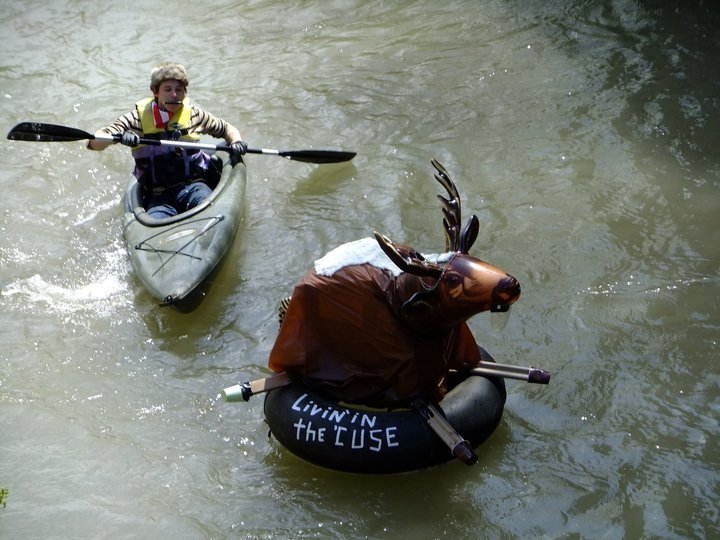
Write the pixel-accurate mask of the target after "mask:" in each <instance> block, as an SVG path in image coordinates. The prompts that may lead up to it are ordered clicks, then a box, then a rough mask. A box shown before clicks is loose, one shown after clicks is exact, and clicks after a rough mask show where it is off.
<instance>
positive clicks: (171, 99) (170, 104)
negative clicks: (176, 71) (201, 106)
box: [153, 79, 185, 113]
mask: <svg viewBox="0 0 720 540" xmlns="http://www.w3.org/2000/svg"><path fill="white" fill-rule="evenodd" d="M153 93H154V94H155V97H156V98H157V101H158V105H160V107H162V108H164V109H167V110H168V111H170V112H172V113H174V112H175V111H177V110H178V109H179V108H180V103H179V102H181V101H182V100H183V99H185V87H184V86H183V85H182V83H181V82H180V81H176V80H175V79H169V80H167V81H163V82H162V83H160V86H159V87H158V89H157V90H156V91H155V92H153Z"/></svg>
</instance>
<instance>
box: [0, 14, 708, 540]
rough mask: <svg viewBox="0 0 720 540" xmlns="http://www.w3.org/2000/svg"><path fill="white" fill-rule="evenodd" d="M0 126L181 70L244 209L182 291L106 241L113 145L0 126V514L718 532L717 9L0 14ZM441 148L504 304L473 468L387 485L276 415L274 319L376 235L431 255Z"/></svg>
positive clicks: (115, 107)
mask: <svg viewBox="0 0 720 540" xmlns="http://www.w3.org/2000/svg"><path fill="white" fill-rule="evenodd" d="M0 21H2V22H0V28H2V33H1V34H0V36H1V37H0V52H1V53H2V54H1V55H0V90H1V91H0V100H2V107H0V126H2V128H3V129H4V130H6V131H8V130H9V129H10V128H11V127H12V126H14V125H15V124H16V123H18V122H20V121H26V120H36V121H43V122H50V123H57V124H63V125H68V126H72V127H77V128H81V129H84V130H87V131H94V130H95V129H97V128H98V127H100V126H102V125H105V124H107V123H109V122H110V121H111V120H113V119H114V118H116V117H117V116H119V115H120V114H122V113H123V112H125V111H126V110H129V109H130V108H131V106H132V104H133V103H134V102H135V101H137V100H139V99H141V98H143V97H146V96H148V95H149V90H148V85H149V73H150V70H151V69H152V67H153V65H154V64H155V63H157V62H160V61H167V60H171V61H179V62H182V63H184V64H185V65H186V67H187V69H188V71H189V74H190V88H189V91H190V96H191V98H192V99H193V100H194V101H195V102H197V103H198V104H200V105H202V106H204V107H206V108H207V109H208V110H210V111H212V112H214V113H216V114H218V115H219V116H222V117H224V118H226V119H228V120H229V121H231V122H232V123H234V124H236V125H237V126H239V127H240V128H241V130H242V132H243V134H244V136H245V138H246V139H247V141H248V142H249V144H250V146H255V147H264V148H279V149H302V148H330V149H344V150H352V151H356V152H357V153H358V155H357V157H356V158H355V159H354V160H353V161H352V162H351V163H348V164H341V165H323V166H314V165H309V164H304V163H298V162H291V161H287V160H283V159H280V158H277V157H272V156H261V155H251V156H248V158H247V163H248V189H247V194H246V200H245V207H246V208H245V217H244V220H243V222H242V224H241V227H240V230H239V232H238V235H237V238H236V242H235V244H234V246H233V249H232V251H231V253H230V255H229V258H228V260H227V262H226V263H225V266H224V268H223V270H222V271H221V272H220V274H219V276H218V278H217V281H216V282H215V284H214V285H213V287H212V289H211V290H210V293H209V295H208V296H207V298H206V299H205V301H204V302H203V303H202V304H201V306H200V307H199V308H198V309H197V310H196V311H194V312H192V313H190V314H181V313H177V312H174V311H170V310H168V309H166V308H160V307H158V306H157V305H156V302H155V301H154V300H153V299H152V297H151V296H150V295H149V294H148V293H147V292H145V291H144V290H143V288H142V286H141V285H140V283H139V282H138V280H137V278H136V277H135V275H134V274H133V272H132V270H131V268H130V263H129V260H128V257H127V254H126V252H125V248H124V245H123V243H122V206H121V198H122V195H123V192H124V189H125V185H126V182H127V178H128V173H129V170H130V168H131V165H132V163H131V158H130V155H129V152H128V150H127V149H126V148H122V147H112V148H109V149H108V150H106V151H104V152H102V153H95V152H90V151H88V150H86V149H85V148H84V143H83V142H68V143H31V142H13V141H8V140H6V139H5V138H4V137H3V139H2V140H1V141H0V149H1V151H0V188H1V190H2V194H3V196H2V198H1V199H0V230H1V231H2V234H1V235H0V335H1V336H2V347H0V488H4V489H7V493H6V494H5V495H4V496H3V502H4V504H0V538H3V539H5V538H7V539H16V538H112V539H119V538H208V539H210V538H212V539H224V538H263V539H274V538H278V539H280V538H283V539H284V538H342V539H345V538H393V539H395V538H423V539H424V538H452V539H459V538H468V539H475V538H489V539H514V538H518V539H525V538H592V539H594V538H608V539H610V538H612V539H615V538H713V537H715V538H717V537H718V536H719V535H720V526H719V522H720V510H719V509H718V500H720V493H718V485H719V483H720V445H719V444H718V433H719V431H720V429H719V427H718V419H719V417H720V399H719V394H720V389H719V384H720V370H718V353H719V351H720V346H719V344H718V340H719V339H720V333H719V330H720V270H719V268H720V162H719V160H718V157H720V143H719V139H718V134H719V133H720V97H719V96H720V72H719V71H718V68H717V59H718V57H719V56H720V17H719V16H718V13H717V11H716V10H715V7H714V4H711V3H710V2H699V1H691V2H681V1H674V2H673V1H670V2H646V1H640V0H617V1H603V2H591V1H579V0H576V1H570V0H568V1H550V2H547V1H525V0H523V1H520V0H515V1H501V0H477V1H465V2H461V1H451V2H425V1H417V2H415V1H403V0H397V1H393V2H384V1H378V0H375V1H370V2H365V1H362V2H360V1H349V0H348V1H335V2H323V1H317V0H307V1H298V2H273V1H269V0H256V1H252V2H229V1H222V0H210V1H204V2H193V3H190V2H176V3H170V2H156V1H150V2H147V1H146V2H140V1H137V0H129V1H126V2H115V3H106V2H87V1H79V0H53V1H52V2H46V1H44V0H43V1H40V0H27V1H24V2H9V1H4V2H2V3H1V4H0ZM431 158H437V159H439V160H440V161H441V162H442V163H443V164H444V165H445V166H446V168H447V169H448V170H449V171H450V174H451V176H452V177H453V178H454V179H455V181H456V183H457V185H458V188H459V190H460V192H461V194H462V197H463V204H464V211H465V217H467V216H469V215H470V214H471V213H473V212H474V213H477V215H478V217H479V219H480V222H481V230H480V236H479V238H478V240H477V242H476V244H475V246H474V247H473V249H472V253H473V254H474V255H476V256H479V257H482V258H483V259H485V260H487V261H489V262H491V263H492V264H494V265H496V266H499V267H501V268H503V269H505V270H507V271H508V272H510V273H512V274H513V275H515V276H516V277H517V278H518V279H519V280H520V282H521V283H522V287H523V295H522V298H521V299H520V301H519V302H518V303H517V304H516V305H515V306H514V309H513V314H512V315H513V316H512V317H511V319H510V321H509V324H508V326H507V327H506V328H505V329H504V330H503V331H502V332H497V331H494V330H493V329H492V327H491V324H490V317H489V316H488V315H487V314H481V315H479V316H477V317H475V318H473V319H472V320H471V321H470V326H471V329H472V330H473V332H474V334H475V336H476V337H477V340H478V342H479V343H481V344H482V345H483V346H484V347H485V348H486V349H488V350H489V351H490V352H491V353H492V354H493V355H494V356H495V358H496V359H497V360H498V361H501V362H505V363H510V364H516V365H523V366H524V365H534V366H538V367H541V368H544V369H546V370H548V371H550V372H551V373H552V375H553V376H552V380H551V382H550V384H549V386H541V385H531V384H527V383H523V382H519V381H508V383H507V387H508V400H507V403H506V408H505V413H504V416H503V419H502V421H501V424H500V426H499V428H498V429H497V431H496V432H495V433H494V434H493V435H492V437H491V438H490V440H489V441H488V442H487V443H486V444H484V445H483V446H481V447H480V448H479V449H478V454H479V457H480V461H479V463H478V464H477V465H475V466H473V467H467V466H465V465H462V464H461V463H459V462H454V463H449V464H447V465H443V466H440V467H436V468H433V469H430V470H425V471H419V472H415V473H409V474H403V475H390V476H360V475H350V474H343V473H337V472H332V471H328V470H325V469H321V468H318V467H315V466H312V465H309V464H306V463H304V462H302V461H300V460H298V459H297V458H295V457H294V456H292V455H291V454H289V453H288V452H287V451H286V450H284V449H283V448H282V447H280V446H279V445H278V444H277V442H276V441H275V440H274V439H269V438H268V430H267V426H266V425H265V424H264V422H263V414H262V403H263V401H262V398H261V397H256V398H253V399H252V400H251V401H250V402H248V403H234V404H229V403H225V402H223V401H222V400H221V399H220V397H219V393H220V391H221V390H222V389H223V388H225V387H226V386H229V385H231V384H234V383H235V382H239V381H243V380H249V379H254V378H258V377H263V376H266V375H267V374H269V371H268V369H267V357H268V353H269V351H270V349H271V347H272V345H273V341H274V336H275V335H276V333H277V317H276V309H277V304H278V301H279V299H280V298H281V297H283V296H285V295H287V294H288V293H289V292H290V291H291V290H292V287H293V284H294V283H295V281H296V280H298V279H299V278H300V277H301V276H302V275H303V274H304V273H305V272H306V270H307V269H308V268H310V267H311V265H312V262H313V261H314V260H315V259H316V258H318V257H320V256H322V255H323V254H324V253H325V252H327V251H328V250H329V249H331V248H333V247H335V246H337V245H338V244H341V243H343V242H346V241H349V240H355V239H358V238H362V237H365V236H369V235H370V234H372V231H373V230H378V231H380V232H383V233H384V234H387V235H389V236H390V237H391V238H393V239H394V240H395V241H398V242H401V243H404V244H409V245H412V246H414V247H416V248H417V249H419V250H421V251H423V252H438V251H441V250H442V249H443V247H444V236H443V231H442V223H441V218H442V215H441V212H440V207H439V204H438V201H437V199H436V198H435V196H436V194H438V193H440V191H439V186H438V184H437V183H436V182H435V181H434V180H433V178H432V172H433V171H432V167H431V165H430V160H431Z"/></svg>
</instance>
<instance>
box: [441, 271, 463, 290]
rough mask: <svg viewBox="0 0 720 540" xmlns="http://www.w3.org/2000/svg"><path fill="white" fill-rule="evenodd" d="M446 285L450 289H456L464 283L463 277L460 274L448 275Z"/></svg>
mask: <svg viewBox="0 0 720 540" xmlns="http://www.w3.org/2000/svg"><path fill="white" fill-rule="evenodd" d="M445 283H447V285H448V287H451V288H455V287H457V286H458V285H460V283H462V277H461V276H460V275H459V274H448V275H447V276H445Z"/></svg>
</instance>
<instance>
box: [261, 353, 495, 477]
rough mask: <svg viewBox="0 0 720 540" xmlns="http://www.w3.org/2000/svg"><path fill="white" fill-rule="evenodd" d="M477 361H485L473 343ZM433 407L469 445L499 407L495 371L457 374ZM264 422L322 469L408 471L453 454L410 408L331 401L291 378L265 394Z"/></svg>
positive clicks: (483, 436) (484, 434)
mask: <svg viewBox="0 0 720 540" xmlns="http://www.w3.org/2000/svg"><path fill="white" fill-rule="evenodd" d="M480 352H481V355H482V358H483V361H484V362H487V363H489V362H493V359H492V357H491V356H490V354H489V353H488V352H487V351H485V350H484V349H482V348H480ZM448 382H449V383H450V384H451V385H452V386H451V388H450V391H449V392H448V393H447V394H446V395H445V396H444V398H443V399H442V401H440V403H439V405H438V409H439V410H440V412H441V414H443V415H444V416H445V418H446V419H447V420H448V422H449V423H450V424H451V425H452V426H453V427H454V428H455V430H456V431H457V432H458V433H459V434H460V435H461V436H462V437H463V438H464V439H465V440H467V441H468V442H469V443H470V446H472V447H473V448H476V447H478V446H479V445H481V444H482V443H483V442H485V441H486V440H487V439H488V438H489V437H490V435H492V433H493V432H494V431H495V429H496V428H497V426H498V424H499V423H500V419H501V417H502V413H503V410H504V406H505V399H506V390H505V382H504V380H503V379H502V378H501V377H495V376H479V375H470V374H465V375H463V376H460V375H459V374H457V380H454V381H453V380H451V378H450V377H449V381H448ZM264 414H265V421H266V423H267V425H268V426H269V428H270V433H271V434H272V435H273V436H274V437H275V438H276V439H277V440H278V442H279V443H280V444H281V445H282V446H283V447H285V448H286V449H287V450H289V451H290V452H292V453H293V454H295V455H296V456H297V457H299V458H301V459H303V460H304V461H307V462H310V463H313V464H315V465H319V466H321V467H324V468H328V469H334V470H338V471H343V472H352V473H363V474H388V473H400V472H408V471H413V470H418V469H424V468H427V467H431V466H435V465H439V464H442V463H445V462H448V461H451V460H452V459H454V456H453V454H452V453H451V451H450V449H449V448H448V446H447V445H446V444H445V443H443V442H442V440H441V439H440V437H438V435H437V434H436V433H435V432H434V431H433V430H432V429H431V427H430V426H429V425H428V423H427V420H426V419H425V418H423V416H422V415H421V414H420V413H419V412H418V411H416V410H413V409H396V410H385V409H371V408H367V407H358V406H354V405H352V404H347V403H338V402H336V401H334V400H332V399H329V398H328V397H327V396H325V395H323V394H322V393H321V392H320V391H318V390H317V389H314V388H311V387H310V386H308V385H305V384H302V383H299V382H293V383H292V384H289V385H287V386H281V387H279V388H275V389H273V390H270V391H269V392H268V393H267V395H266V396H265V405H264Z"/></svg>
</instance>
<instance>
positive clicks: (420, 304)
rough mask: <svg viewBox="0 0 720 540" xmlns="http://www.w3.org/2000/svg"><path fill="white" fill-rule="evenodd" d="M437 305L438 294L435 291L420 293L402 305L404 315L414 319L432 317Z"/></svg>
mask: <svg viewBox="0 0 720 540" xmlns="http://www.w3.org/2000/svg"><path fill="white" fill-rule="evenodd" d="M436 304H437V294H436V293H435V290H434V289H431V290H427V291H419V292H416V293H415V294H413V295H412V296H411V297H410V298H408V299H407V300H406V301H405V303H404V304H403V305H402V308H401V309H402V313H403V315H405V316H406V317H411V318H413V319H417V318H421V317H422V316H423V315H431V314H432V311H433V309H434V308H435V306H436Z"/></svg>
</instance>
